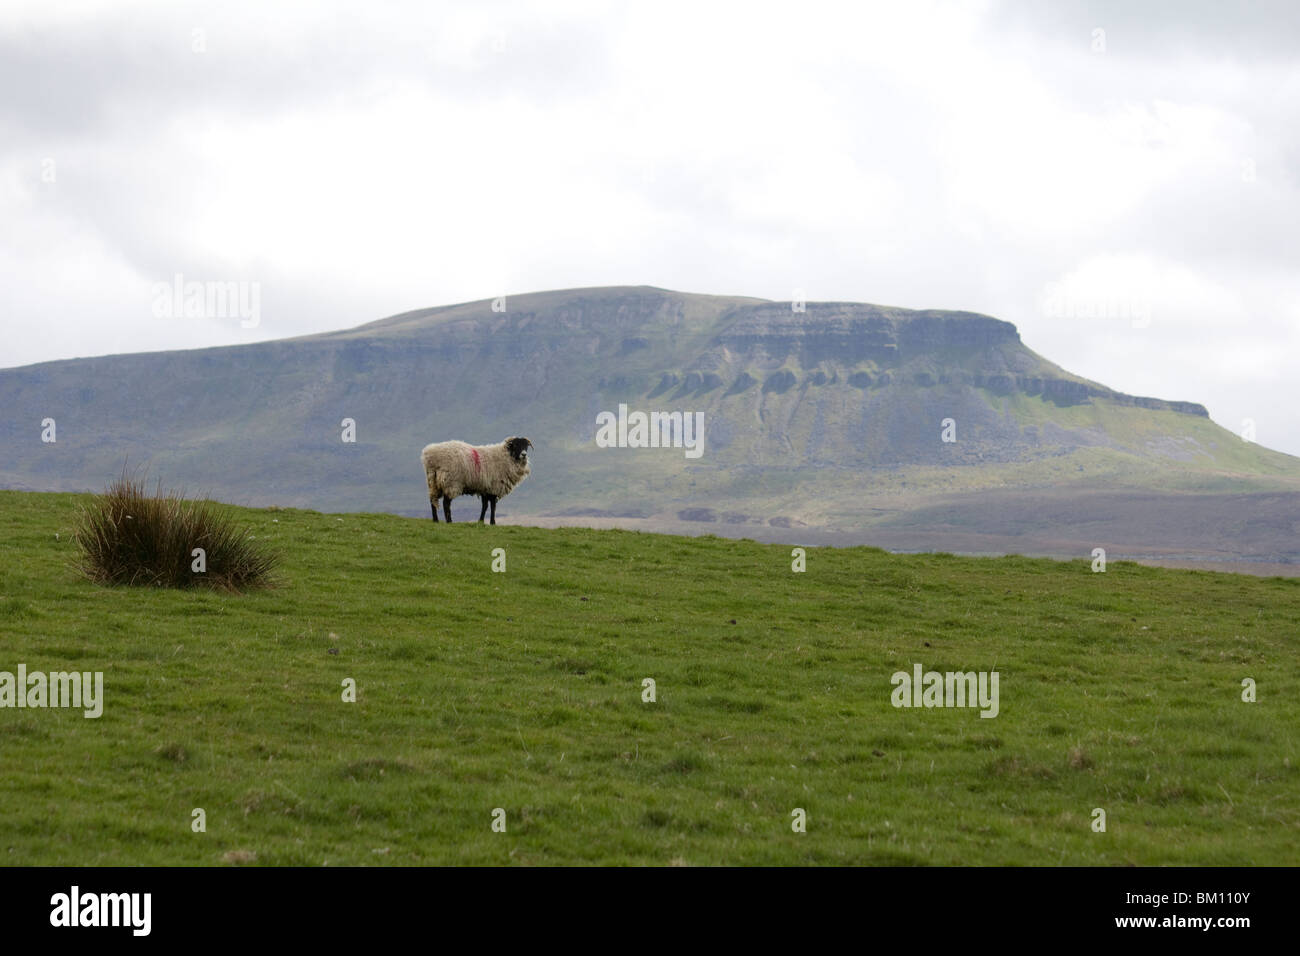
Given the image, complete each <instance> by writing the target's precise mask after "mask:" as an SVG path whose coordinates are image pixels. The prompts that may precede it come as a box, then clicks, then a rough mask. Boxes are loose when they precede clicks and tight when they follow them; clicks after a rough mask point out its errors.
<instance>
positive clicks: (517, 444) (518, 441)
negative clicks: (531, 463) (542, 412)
mask: <svg viewBox="0 0 1300 956" xmlns="http://www.w3.org/2000/svg"><path fill="white" fill-rule="evenodd" d="M532 447H533V443H532V442H531V441H529V440H528V439H527V438H507V439H506V451H508V452H509V453H510V457H511V458H513V459H514V460H515V461H517V462H519V464H521V465H526V464H528V449H530V448H532Z"/></svg>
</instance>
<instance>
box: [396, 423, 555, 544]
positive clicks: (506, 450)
mask: <svg viewBox="0 0 1300 956" xmlns="http://www.w3.org/2000/svg"><path fill="white" fill-rule="evenodd" d="M531 447H533V443H532V442H531V441H529V440H528V439H527V438H507V439H506V440H505V441H503V442H502V443H501V444H499V445H469V444H466V443H465V442H463V441H443V442H435V443H434V444H432V445H425V446H424V450H423V451H422V452H420V462H421V463H422V464H423V465H424V479H425V482H426V483H427V484H428V486H429V510H430V511H432V512H433V520H434V521H437V520H438V499H439V498H441V499H442V511H443V515H444V516H445V517H446V519H447V523H448V524H450V523H451V499H453V498H457V497H459V496H460V495H478V496H479V497H480V498H481V499H482V500H483V510H482V511H481V512H479V516H478V520H479V522H480V523H482V521H483V516H484V515H486V514H487V510H488V506H489V505H490V506H491V508H492V523H493V524H496V523H497V499H499V498H504V497H505V496H506V495H508V494H510V492H511V491H512V490H513V489H514V487H515V485H517V484H519V483H520V482H521V481H523V480H524V479H525V478H527V477H528V475H529V473H530V472H531V470H532V469H531V468H529V466H528V449H529V448H531Z"/></svg>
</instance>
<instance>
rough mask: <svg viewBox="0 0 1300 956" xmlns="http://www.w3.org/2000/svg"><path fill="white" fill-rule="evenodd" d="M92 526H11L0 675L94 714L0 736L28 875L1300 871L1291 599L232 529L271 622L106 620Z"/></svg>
mask: <svg viewBox="0 0 1300 956" xmlns="http://www.w3.org/2000/svg"><path fill="white" fill-rule="evenodd" d="M83 500H84V499H83V498H82V497H81V496H75V495H69V494H28V493H20V492H0V518H2V520H3V525H4V527H5V529H6V533H5V535H4V536H3V538H2V539H0V649H2V654H0V670H8V671H14V670H15V669H16V667H17V665H18V664H19V663H24V664H26V665H27V668H28V670H29V671H34V670H45V671H53V670H66V669H70V668H77V669H80V670H91V671H94V670H102V671H103V672H104V680H105V698H106V700H105V705H104V713H103V716H102V717H100V718H99V719H97V720H93V719H85V718H84V717H83V716H82V715H81V713H80V712H79V711H66V710H15V709H0V746H3V748H4V754H5V773H4V774H3V775H0V847H3V848H4V854H5V855H4V861H5V863H7V864H10V865H22V864H82V863H89V864H194V865H216V864H221V863H223V862H239V861H251V862H256V863H258V864H302V865H320V864H326V863H328V864H330V865H339V864H352V865H356V864H425V863H442V864H520V865H527V864H576V863H631V864H668V863H684V864H691V865H708V864H1053V865H1054V864H1085V865H1093V864H1096V865H1103V864H1105V865H1115V864H1143V865H1152V864H1215V865H1246V864H1290V863H1294V862H1295V861H1296V859H1297V858H1300V771H1298V770H1297V766H1298V763H1300V747H1298V745H1297V738H1296V735H1295V733H1294V729H1295V727H1296V726H1300V675H1298V674H1297V671H1296V668H1295V661H1296V657H1297V653H1296V652H1297V637H1296V632H1295V621H1296V620H1297V619H1300V581H1296V580H1286V579H1281V578H1268V579H1262V578H1261V579H1254V578H1242V577H1237V576H1230V575H1221V574H1214V573H1208V572H1191V571H1173V570H1164V569H1153V568H1146V567H1141V566H1138V565H1134V564H1127V563H1111V564H1110V565H1109V566H1108V568H1107V570H1106V572H1105V573H1104V574H1095V573H1092V572H1091V571H1090V568H1089V565H1088V564H1087V563H1086V562H1083V561H1075V562H1070V563H1057V562H1053V561H1050V560H1042V559H1026V558H999V559H975V558H955V557H952V556H949V555H942V554H938V555H912V556H899V555H891V554H888V553H885V552H882V551H877V550H873V549H869V548H853V549H810V550H809V552H808V555H807V571H806V572H805V573H801V574H796V573H792V571H791V553H790V548H789V547H783V546H779V545H763V544H756V543H754V542H749V541H732V540H722V539H718V538H712V537H704V538H675V537H668V536H658V535H649V534H638V533H633V532H627V531H595V530H587V529H560V530H542V529H536V528H524V527H508V526H497V527H495V528H492V527H480V526H477V525H473V524H458V525H453V526H447V525H439V526H436V527H435V526H434V525H433V524H432V522H430V521H428V520H424V521H420V520H412V519H404V518H398V517H393V516H387V515H375V514H348V515H324V514H319V513H316V512H310V511H293V510H260V511H253V510H248V511H240V512H238V514H239V516H240V518H241V519H242V520H244V521H245V522H247V525H248V527H249V530H250V533H251V534H253V535H254V536H256V537H257V538H258V539H260V540H264V541H265V542H267V543H269V544H270V545H272V546H273V547H275V548H276V549H277V550H279V551H280V552H281V553H282V554H283V556H284V563H283V568H282V574H281V581H280V584H279V586H278V587H276V588H274V589H272V590H266V591H262V592H257V593H253V594H249V595H245V596H234V595H227V594H219V593H211V592H205V591H195V592H174V591H163V590H152V591H141V590H130V589H109V588H103V587H100V586H97V585H93V584H90V583H89V582H86V581H84V580H82V579H80V578H79V577H78V576H77V575H76V573H75V572H74V571H73V570H72V569H71V567H70V565H71V561H72V558H73V553H74V550H73V544H72V542H71V541H70V531H71V528H72V524H73V520H74V516H75V513H76V510H77V508H78V506H79V504H80V503H81V502H82V501H83ZM495 548H502V549H504V550H505V555H506V571H505V572H504V573H493V572H492V571H491V562H492V560H493V556H492V550H493V549H495ZM918 662H919V663H921V664H923V665H924V666H925V668H926V669H933V670H939V671H947V670H960V671H968V670H975V671H981V670H996V671H998V672H999V674H1000V678H1001V682H1000V692H1001V693H1000V713H999V715H998V716H997V717H996V718H993V719H984V718H981V717H980V716H979V715H978V713H977V712H976V711H974V710H962V709H896V708H894V707H893V706H892V705H891V703H890V694H891V690H892V687H891V683H890V675H891V674H892V673H893V672H894V671H897V670H904V671H910V670H911V668H912V665H913V664H914V663H918ZM1246 677H1250V678H1253V679H1254V680H1255V681H1256V682H1257V684H1258V688H1259V691H1258V693H1259V700H1258V702H1257V703H1253V704H1249V703H1243V702H1242V701H1241V699H1240V695H1241V681H1242V679H1243V678H1246ZM346 678H352V679H354V680H355V681H356V686H357V701H356V702H355V703H345V702H343V701H342V699H341V694H342V691H341V683H342V682H343V681H344V679H346ZM645 678H653V679H654V680H655V681H656V682H657V697H658V699H657V702H655V703H643V701H642V681H643V680H644V679H645ZM1097 807H1101V808H1103V809H1105V811H1106V813H1107V816H1108V828H1107V832H1105V833H1094V832H1093V831H1092V829H1091V828H1090V823H1091V819H1092V817H1091V814H1092V811H1093V809H1094V808H1097ZM195 808H203V809H204V810H205V812H206V816H207V832H206V833H195V832H192V830H191V813H192V811H193V810H194V809H195ZM495 808H503V809H504V810H505V811H506V825H507V831H506V832H505V833H494V832H493V831H492V829H491V821H492V812H493V810H494V809H495ZM795 808H803V809H804V810H806V812H807V821H808V823H807V832H806V833H802V834H799V833H794V832H792V830H791V811H792V810H794V809H795Z"/></svg>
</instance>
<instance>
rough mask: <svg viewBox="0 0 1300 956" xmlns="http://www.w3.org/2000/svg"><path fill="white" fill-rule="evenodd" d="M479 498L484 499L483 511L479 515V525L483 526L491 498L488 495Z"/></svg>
mask: <svg viewBox="0 0 1300 956" xmlns="http://www.w3.org/2000/svg"><path fill="white" fill-rule="evenodd" d="M479 497H480V498H482V499H483V510H482V511H480V512H479V513H478V523H479V524H482V523H483V516H484V515H485V514H487V506H488V497H489V496H488V495H480V496H479Z"/></svg>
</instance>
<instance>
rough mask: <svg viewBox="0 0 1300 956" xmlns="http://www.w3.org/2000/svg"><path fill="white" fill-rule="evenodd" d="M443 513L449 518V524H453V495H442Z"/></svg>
mask: <svg viewBox="0 0 1300 956" xmlns="http://www.w3.org/2000/svg"><path fill="white" fill-rule="evenodd" d="M442 514H443V516H444V517H445V518H446V519H447V524H451V496H450V495H443V496H442Z"/></svg>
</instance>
